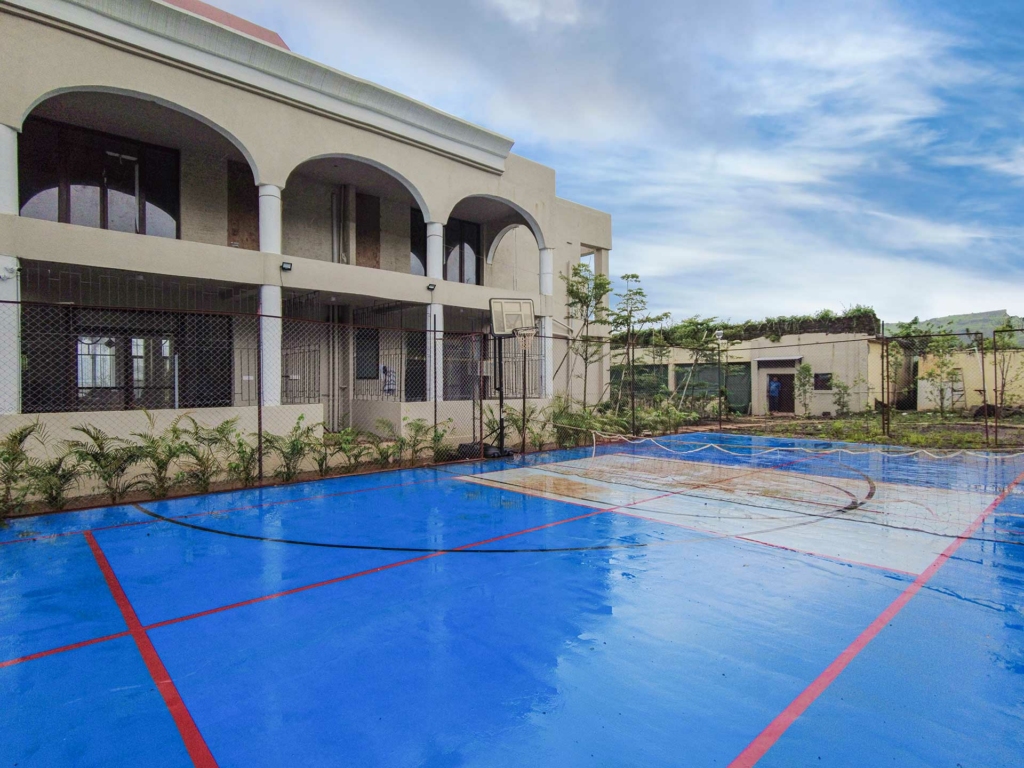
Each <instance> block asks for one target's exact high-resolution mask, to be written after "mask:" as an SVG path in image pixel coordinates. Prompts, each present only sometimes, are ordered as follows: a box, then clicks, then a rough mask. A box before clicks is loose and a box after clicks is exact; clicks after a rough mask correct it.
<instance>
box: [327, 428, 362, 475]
mask: <svg viewBox="0 0 1024 768" xmlns="http://www.w3.org/2000/svg"><path fill="white" fill-rule="evenodd" d="M359 437H360V434H359V432H358V431H357V430H355V429H351V428H350V429H343V430H341V431H340V432H334V433H332V434H331V438H332V439H333V441H334V442H335V444H336V445H337V447H338V452H339V453H340V454H341V455H342V456H344V457H345V469H346V470H349V471H351V470H353V469H355V468H356V467H357V466H359V464H360V462H362V460H363V459H364V458H366V454H367V453H369V452H370V446H369V445H367V444H366V443H363V442H360V440H359Z"/></svg>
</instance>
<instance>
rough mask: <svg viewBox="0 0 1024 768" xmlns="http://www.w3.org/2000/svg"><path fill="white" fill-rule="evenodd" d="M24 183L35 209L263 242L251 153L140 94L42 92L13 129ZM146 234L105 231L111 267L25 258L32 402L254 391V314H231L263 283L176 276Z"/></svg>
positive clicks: (215, 241)
mask: <svg viewBox="0 0 1024 768" xmlns="http://www.w3.org/2000/svg"><path fill="white" fill-rule="evenodd" d="M18 186H19V198H20V199H19V213H20V215H21V216H22V217H25V218H33V219H43V220H49V221H52V222H55V223H57V224H58V225H61V224H72V225H77V226H82V227H89V228H92V229H101V230H109V231H111V232H121V233H127V234H131V235H140V236H143V237H150V238H152V237H159V238H167V239H179V240H186V241H192V242H200V243H208V244H212V245H218V246H229V245H234V246H235V247H238V248H251V249H254V250H255V249H258V248H259V235H258V231H259V228H258V225H259V218H258V199H257V187H256V175H255V174H254V172H253V167H252V165H251V163H250V159H249V156H248V153H247V152H245V151H244V150H243V149H242V148H241V147H240V146H239V145H238V144H237V143H235V141H234V140H233V139H232V138H231V137H229V136H228V135H226V133H225V132H223V131H221V130H220V129H218V128H216V127H215V126H212V125H210V124H209V122H208V121H205V120H203V119H200V118H199V117H198V116H195V115H192V114H189V113H188V112H187V110H184V109H178V108H176V107H174V106H173V105H168V104H166V103H158V101H157V100H154V99H151V98H149V97H146V96H144V95H140V94H128V93H123V92H113V91H111V90H108V89H84V88H76V89H67V90H63V91H61V92H59V93H55V94H49V95H47V96H45V97H43V98H41V99H39V101H38V102H37V103H36V104H35V105H34V106H33V108H32V109H31V110H30V111H29V113H28V114H27V115H26V116H25V119H24V121H23V123H22V130H21V133H20V135H19V138H18ZM147 245H152V243H148V244H147V243H144V242H143V240H136V241H133V242H131V243H130V244H128V243H126V241H124V240H122V239H119V240H116V241H115V240H111V241H110V243H109V248H108V250H107V258H105V259H104V263H103V264H102V265H100V264H97V263H95V262H89V261H88V260H85V259H81V258H80V255H79V254H78V253H76V252H74V251H71V252H62V253H54V254H53V259H52V260H49V261H37V260H28V259H22V260H21V262H20V290H21V297H22V299H23V300H24V301H26V302H28V303H26V304H25V305H24V306H23V307H22V312H21V318H20V325H21V333H20V341H21V358H22V360H23V361H24V363H25V365H24V368H23V371H22V378H21V400H22V402H21V407H22V410H23V412H26V413H32V412H36V413H47V412H55V411H96V410H122V409H133V408H140V407H144V408H150V409H164V408H206V407H229V406H247V405H253V403H254V397H255V392H254V389H253V386H252V385H251V381H250V379H251V378H252V377H251V376H249V379H246V371H251V369H252V366H253V365H254V362H253V359H252V358H254V356H255V352H254V351H253V347H254V344H253V343H252V342H251V340H250V337H253V333H252V328H245V327H244V325H245V324H244V323H243V322H241V321H238V322H236V321H235V320H234V319H233V317H232V316H230V315H228V314H226V313H228V312H242V313H251V312H254V311H255V310H256V306H257V304H256V297H257V291H258V288H257V286H254V285H247V284H241V283H236V282H223V281H216V280H209V279H196V278H190V277H183V276H179V271H178V269H177V267H178V265H177V264H175V263H174V260H173V258H172V257H168V260H167V261H166V262H164V263H162V264H161V265H160V269H159V274H158V273H156V272H154V271H149V272H146V271H141V270H140V269H139V267H138V261H137V258H136V257H137V254H138V253H139V252H140V251H143V250H144V249H145V248H146V246H147ZM175 252H176V251H175ZM181 253H182V254H183V255H184V254H187V253H189V251H187V250H182V251H181ZM111 262H112V263H111ZM150 269H151V267H150ZM185 274H187V272H186V273H185ZM249 325H250V326H251V325H252V323H249ZM57 328H59V329H60V330H59V332H55V329H57ZM213 368H215V369H216V370H218V371H219V372H220V375H218V376H216V377H210V376H209V375H208V372H209V371H210V370H211V369H213Z"/></svg>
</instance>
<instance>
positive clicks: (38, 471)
mask: <svg viewBox="0 0 1024 768" xmlns="http://www.w3.org/2000/svg"><path fill="white" fill-rule="evenodd" d="M81 474H82V468H81V465H80V464H79V462H78V459H77V458H76V457H75V455H74V454H73V453H71V452H70V451H64V452H62V453H60V454H58V455H57V456H54V457H53V458H49V459H44V460H43V461H41V462H39V463H35V464H32V465H31V466H30V467H29V476H30V477H31V481H32V483H31V489H32V492H33V493H35V494H36V495H38V496H39V498H40V499H41V500H42V501H43V503H44V504H46V506H47V508H48V509H52V510H61V509H64V507H66V506H67V505H68V495H69V493H70V492H71V489H72V488H73V487H74V486H75V485H76V484H77V483H78V480H79V478H80V477H81Z"/></svg>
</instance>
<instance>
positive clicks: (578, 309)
mask: <svg viewBox="0 0 1024 768" xmlns="http://www.w3.org/2000/svg"><path fill="white" fill-rule="evenodd" d="M560 277H561V278H562V282H564V283H565V294H566V301H565V308H566V315H565V319H566V320H568V321H570V323H573V322H575V323H579V328H578V329H577V331H576V332H575V334H574V335H573V337H572V338H571V339H570V340H569V354H570V355H571V357H570V363H569V366H570V367H569V375H570V377H571V376H572V375H573V371H572V361H573V360H574V359H576V358H579V360H580V362H581V363H582V364H583V409H584V410H586V408H587V383H588V381H589V379H590V368H591V366H592V365H594V364H595V363H599V362H600V361H601V360H603V359H604V358H605V356H606V355H607V350H606V347H605V345H606V341H605V340H604V339H602V338H601V337H595V336H594V335H593V334H592V333H591V331H592V330H593V326H595V325H603V324H605V323H607V322H608V304H607V301H606V299H607V298H608V294H609V293H611V290H612V283H611V280H609V279H608V275H602V274H599V273H598V274H595V273H594V271H593V270H592V269H591V268H590V266H589V265H587V264H576V265H574V266H573V268H572V272H571V273H570V274H569V276H568V277H567V276H566V275H560Z"/></svg>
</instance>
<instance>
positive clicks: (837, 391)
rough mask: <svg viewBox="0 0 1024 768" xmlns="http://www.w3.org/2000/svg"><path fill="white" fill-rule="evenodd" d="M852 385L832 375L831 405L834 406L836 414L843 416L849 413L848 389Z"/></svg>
mask: <svg viewBox="0 0 1024 768" xmlns="http://www.w3.org/2000/svg"><path fill="white" fill-rule="evenodd" d="M851 389H852V387H851V386H850V385H849V384H847V383H846V382H845V381H843V380H841V379H838V378H836V377H835V376H833V377H832V405H833V406H835V409H836V416H837V417H839V418H844V417H846V416H849V415H850V390H851Z"/></svg>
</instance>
